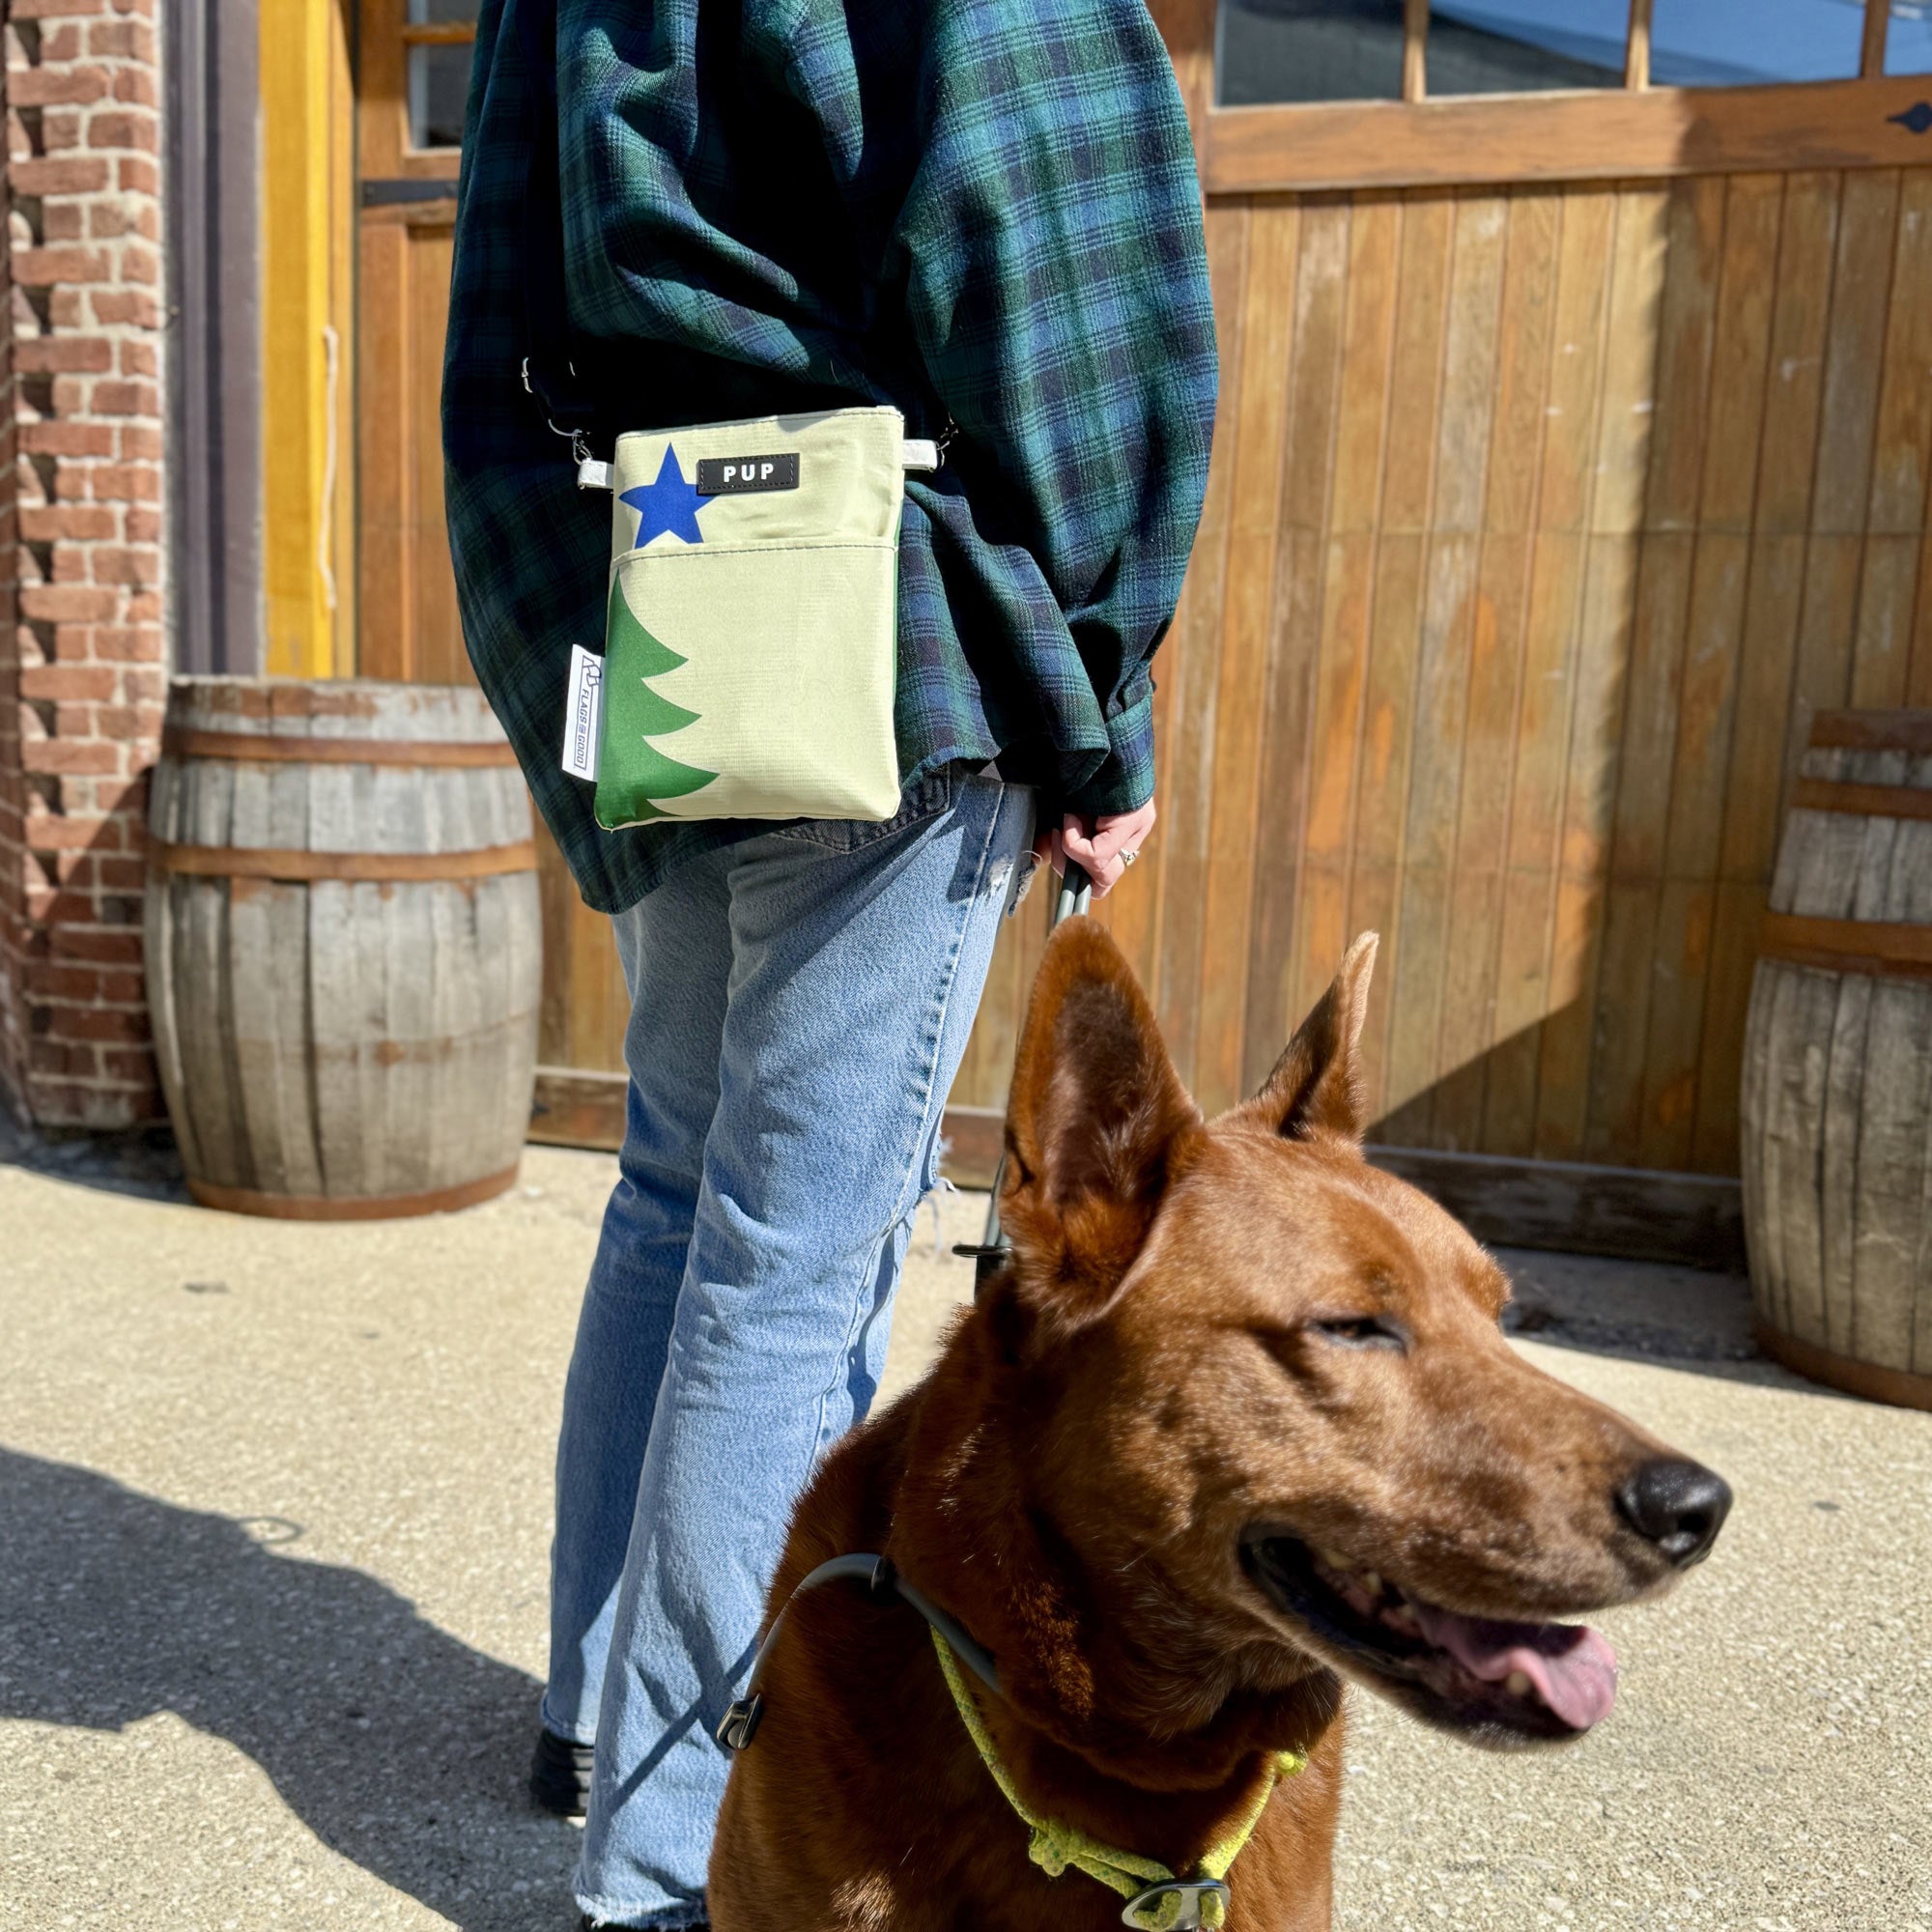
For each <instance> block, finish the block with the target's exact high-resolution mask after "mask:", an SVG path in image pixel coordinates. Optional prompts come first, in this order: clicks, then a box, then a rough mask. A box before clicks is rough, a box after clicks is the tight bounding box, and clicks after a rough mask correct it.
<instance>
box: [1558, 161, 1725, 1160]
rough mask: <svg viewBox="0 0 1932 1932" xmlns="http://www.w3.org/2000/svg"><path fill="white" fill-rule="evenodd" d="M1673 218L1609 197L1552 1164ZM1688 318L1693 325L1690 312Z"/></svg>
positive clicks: (1581, 1072) (1567, 802) (1575, 1049)
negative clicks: (1607, 277) (1613, 211)
mask: <svg viewBox="0 0 1932 1932" xmlns="http://www.w3.org/2000/svg"><path fill="white" fill-rule="evenodd" d="M1693 212H1694V211H1693ZM1673 213H1677V214H1678V217H1679V219H1678V225H1679V226H1680V227H1681V226H1682V214H1681V210H1680V209H1678V208H1676V207H1675V205H1674V202H1673V197H1672V196H1671V195H1670V194H1669V193H1667V192H1666V191H1662V190H1659V189H1655V188H1631V189H1626V190H1625V191H1623V192H1622V193H1621V194H1620V195H1619V197H1618V207H1617V216H1616V234H1615V241H1614V242H1613V257H1612V270H1611V281H1610V298H1609V312H1608V317H1607V321H1606V324H1605V364H1604V378H1603V400H1602V405H1601V412H1600V419H1599V422H1600V426H1599V432H1598V438H1597V469H1596V474H1595V476H1594V478H1593V479H1592V484H1591V491H1590V503H1589V512H1588V518H1589V526H1590V528H1591V530H1592V532H1593V534H1592V536H1591V538H1590V540H1589V543H1588V547H1587V550H1586V553H1585V557H1584V564H1583V573H1584V582H1583V598H1582V621H1581V627H1580V631H1579V634H1578V638H1577V657H1576V666H1577V668H1576V679H1575V687H1574V699H1573V709H1572V713H1571V720H1570V745H1569V754H1568V760H1567V769H1566V772H1565V786H1564V802H1563V815H1562V826H1563V833H1562V848H1561V857H1560V867H1561V870H1560V874H1559V877H1558V880H1557V889H1556V908H1555V915H1554V919H1553V921H1552V925H1551V934H1550V965H1549V988H1548V1000H1549V1016H1548V1019H1547V1020H1546V1021H1545V1023H1544V1029H1543V1038H1542V1041H1541V1043H1540V1052H1539V1058H1538V1065H1537V1125H1536V1135H1535V1141H1534V1146H1535V1151H1537V1152H1538V1153H1539V1154H1543V1155H1545V1156H1547V1157H1551V1158H1555V1159H1569V1160H1575V1159H1578V1158H1580V1157H1581V1156H1582V1154H1583V1151H1584V1147H1585V1141H1586V1132H1587V1122H1588V1118H1589V1114H1590V1089H1591V1068H1590V1061H1591V1051H1592V1045H1593V1040H1594V1037H1595V1028H1596V1017H1597V1010H1596V1009H1597V985H1598V978H1599V967H1600V964H1601V958H1602V937H1603V923H1604V918H1605V903H1604V901H1605V867H1606V861H1607V857H1608V853H1609V850H1610V843H1611V835H1612V821H1613V814H1614V811H1615V805H1616V797H1617V777H1618V761H1619V754H1620V749H1621V742H1622V737H1623V709H1624V696H1625V666H1626V663H1627V661H1628V654H1629V648H1630V636H1631V625H1632V620H1633V617H1634V611H1635V600H1636V585H1637V566H1638V559H1639V554H1640V540H1639V539H1638V537H1637V536H1636V534H1635V532H1636V530H1637V529H1638V527H1639V526H1640V524H1641V521H1642V515H1643V506H1644V500H1645V486H1646V481H1647V479H1648V478H1649V476H1650V474H1651V470H1652V462H1651V442H1650V431H1651V424H1652V420H1653V417H1654V414H1655V412H1656V407H1657V390H1658V377H1659V371H1658V364H1659V361H1660V359H1661V351H1660V348H1659V330H1660V318H1661V316H1662V305H1663V298H1664V287H1665V271H1666V267H1667V241H1668V238H1669V235H1670V232H1671V226H1672V216H1673ZM1691 314H1692V319H1693V321H1694V317H1695V310H1694V306H1693V308H1692V310H1691ZM1618 990H1621V989H1620V988H1618Z"/></svg>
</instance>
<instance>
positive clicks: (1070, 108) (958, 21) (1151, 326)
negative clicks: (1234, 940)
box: [894, 0, 1217, 812]
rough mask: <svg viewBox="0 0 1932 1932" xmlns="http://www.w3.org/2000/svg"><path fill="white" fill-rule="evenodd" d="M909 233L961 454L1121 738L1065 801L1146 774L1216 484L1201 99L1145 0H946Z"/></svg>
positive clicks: (907, 251) (908, 279) (930, 75)
mask: <svg viewBox="0 0 1932 1932" xmlns="http://www.w3.org/2000/svg"><path fill="white" fill-rule="evenodd" d="M929 18H930V27H929V31H928V34H927V37H926V41H925V44H924V47H923V52H922V65H921V80H920V95H919V99H918V102H917V106H916V111H917V114H918V116H919V119H920V123H921V125H920V127H919V128H918V130H917V131H918V135H919V139H920V144H921V145H920V158H919V161H918V164H917V166H916V168H915V169H914V171H913V174H912V177H911V185H910V188H909V191H908V193H907V195H906V198H905V202H904V205H903V207H902V208H901V209H900V211H899V213H898V216H897V222H896V227H895V238H894V239H895V251H896V256H897V260H898V271H899V273H900V274H902V276H903V281H904V289H905V299H906V304H907V312H908V317H909V320H910V323H911V327H912V331H913V337H914V340H915V342H916V344H917V346H918V350H919V353H920V355H921V357H922V359H923V365H924V367H923V374H924V376H925V379H926V380H927V382H928V383H929V384H930V385H931V387H932V390H933V393H934V395H935V396H936V398H937V399H938V401H939V403H940V404H941V405H942V406H943V407H944V408H945V409H946V410H947V411H948V412H951V414H952V419H953V421H954V422H955V423H956V424H957V425H958V428H959V438H958V440H957V442H956V443H955V445H954V447H953V449H952V452H951V454H950V457H949V463H950V466H952V467H953V468H954V469H956V471H957V478H956V481H957V485H958V487H959V488H960V489H961V491H962V492H963V495H964V497H965V498H966V501H967V503H968V504H969V505H970V510H971V515H972V517H973V520H974V523H975V525H976V526H978V528H979V530H980V533H981V534H982V535H983V536H984V538H985V539H986V540H987V541H988V542H989V543H994V544H1000V545H1007V546H1012V547H1015V548H1016V549H1017V550H1019V551H1020V552H1023V553H1024V554H1025V555H1026V556H1027V557H1029V558H1030V559H1031V560H1032V564H1033V566H1034V567H1036V568H1037V570H1038V572H1039V574H1040V577H1041V579H1042V584H1041V586H1040V588H1041V589H1043V591H1044V592H1045V594H1046V597H1047V598H1050V600H1051V603H1052V605H1053V606H1056V607H1057V608H1058V610H1059V611H1060V612H1061V614H1062V617H1063V618H1064V621H1065V626H1066V631H1067V635H1068V637H1069V639H1070V640H1071V643H1072V645H1073V648H1074V650H1075V651H1077V653H1078V656H1079V661H1080V663H1081V665H1082V666H1084V668H1085V671H1086V677H1087V680H1088V682H1089V683H1090V684H1091V686H1092V690H1093V697H1094V712H1091V713H1089V714H1088V729H1087V732H1086V733H1085V736H1086V738H1087V741H1088V747H1089V749H1091V750H1097V749H1098V746H1097V738H1098V736H1099V735H1101V734H1104V738H1105V741H1106V749H1105V753H1104V756H1103V757H1101V759H1100V760H1099V762H1098V764H1097V768H1095V769H1094V770H1093V771H1092V772H1091V773H1090V775H1089V776H1088V777H1087V778H1086V779H1085V781H1083V782H1082V784H1081V785H1080V786H1079V788H1078V789H1077V790H1076V791H1075V792H1074V793H1073V795H1072V796H1070V797H1069V798H1068V800H1067V804H1068V805H1069V807H1071V808H1072V809H1074V810H1083V811H1090V812H1098V811H1122V810H1133V809H1134V808H1135V807H1137V806H1139V805H1141V804H1143V803H1145V801H1146V800H1147V799H1148V797H1149V796H1151V792H1152V789H1153V731H1152V722H1151V705H1152V681H1151V676H1150V674H1149V669H1148V666H1149V661H1150V659H1151V657H1152V654H1153V652H1154V650H1155V649H1156V647H1157V646H1158V645H1159V643H1160V640H1161V639H1162V637H1163V636H1164V635H1165V633H1166V630H1167V627H1168V625H1169V623H1170V622H1171V621H1172V618H1173V615H1174V609H1175V605H1176V603H1177V601H1178V600H1179V595H1180V584H1181V579H1182V576H1183V575H1184V573H1185V570H1186V566H1187V558H1188V554H1189V552H1190V550H1191V548H1192V546H1193V541H1194V533H1195V528H1196V526H1197V525H1198V523H1199V521H1200V515H1201V503H1202V497H1203V495H1204V494H1205V491H1206V488H1207V478H1208V448H1209V441H1210V438H1211V433H1212V426H1213V415H1214V401H1215V391H1216V383H1217V372H1216V363H1215V350H1214V319H1213V304H1212V298H1211V295H1210V292H1209V288H1208V267H1207V251H1206V244H1205V241H1204V237H1203V232H1202V214H1201V192H1200V186H1199V181H1198V178H1197V175H1196V172H1195V166H1194V152H1193V145H1192V141H1191V138H1190V136H1189V132H1188V126H1187V117H1186V110H1185V108H1184V107H1183V105H1182V103H1181V99H1180V94H1179V87H1178V86H1177V84H1176V81H1175V77H1174V71H1173V68H1172V65H1171V64H1170V62H1169V59H1168V55H1167V50H1166V48H1165V46H1164V45H1163V44H1162V43H1161V40H1160V36H1159V35H1158V33H1157V32H1156V31H1155V29H1154V26H1153V23H1152V21H1151V19H1150V18H1149V16H1148V14H1147V10H1146V8H1145V6H1144V5H1143V4H1142V0H1035V4H1033V5H1029V6H1026V7H1019V6H1014V5H1011V4H1010V0H935V4H933V5H932V7H931V10H930V16H929Z"/></svg>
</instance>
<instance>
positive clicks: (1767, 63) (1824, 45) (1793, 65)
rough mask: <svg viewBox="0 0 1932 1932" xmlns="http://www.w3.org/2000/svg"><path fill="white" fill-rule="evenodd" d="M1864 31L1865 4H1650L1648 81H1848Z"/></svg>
mask: <svg viewBox="0 0 1932 1932" xmlns="http://www.w3.org/2000/svg"><path fill="white" fill-rule="evenodd" d="M1918 11H1921V12H1922V11H1923V10H1922V9H1920V10H1918ZM1863 31H1864V0H1656V13H1655V14H1654V15H1653V17H1652V23H1651V43H1650V78H1651V81H1652V83H1653V84H1654V85H1656V86H1658V87H1747V86H1752V85H1757V86H1762V85H1763V84H1765V83H1766V82H1768V81H1775V80H1849V79H1850V78H1851V77H1852V76H1853V75H1854V74H1856V73H1857V72H1858V71H1859V43H1860V41H1861V38H1862V36H1863Z"/></svg>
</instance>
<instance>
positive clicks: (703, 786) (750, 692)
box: [597, 541, 899, 831]
mask: <svg viewBox="0 0 1932 1932" xmlns="http://www.w3.org/2000/svg"><path fill="white" fill-rule="evenodd" d="M897 574H898V553H897V548H896V546H895V544H893V543H891V542H885V543H880V542H849V541H833V542H799V543H790V544H753V545H725V544H716V543H705V544H701V545H697V544H693V545H686V544H659V545H656V546H654V547H652V548H651V549H648V550H639V551H632V552H630V553H629V554H626V555H624V556H622V557H620V558H619V559H618V560H617V562H616V563H615V565H614V566H613V567H612V570H611V598H610V605H609V611H608V616H607V621H606V639H605V679H604V729H603V753H602V757H601V759H600V761H599V766H598V774H597V819H598V823H599V824H601V825H603V826H604V827H605V828H606V829H607V830H612V831H614V830H615V829H616V828H617V827H619V826H623V825H639V824H643V823H647V822H649V821H650V820H653V819H658V818H864V819H884V818H890V817H891V816H892V815H893V813H894V812H895V810H897V809H898V802H899V778H898V756H897V750H896V746H895V741H894V735H893V692H894V678H895V655H896V653H895V607H896V593H897Z"/></svg>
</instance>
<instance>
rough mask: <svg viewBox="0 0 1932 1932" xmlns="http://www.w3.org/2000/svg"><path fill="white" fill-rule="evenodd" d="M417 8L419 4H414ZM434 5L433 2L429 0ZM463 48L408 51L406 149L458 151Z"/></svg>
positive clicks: (465, 80) (465, 61) (465, 79)
mask: <svg viewBox="0 0 1932 1932" xmlns="http://www.w3.org/2000/svg"><path fill="white" fill-rule="evenodd" d="M415 4H417V5H420V4H421V0H415ZM431 4H432V5H433V4H434V0H431ZM470 51H471V49H470V48H469V47H467V46H455V47H412V48H411V49H410V146H411V147H412V148H460V147H461V146H462V145H463V105H464V101H465V100H466V99H467V98H468V97H469V56H470Z"/></svg>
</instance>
